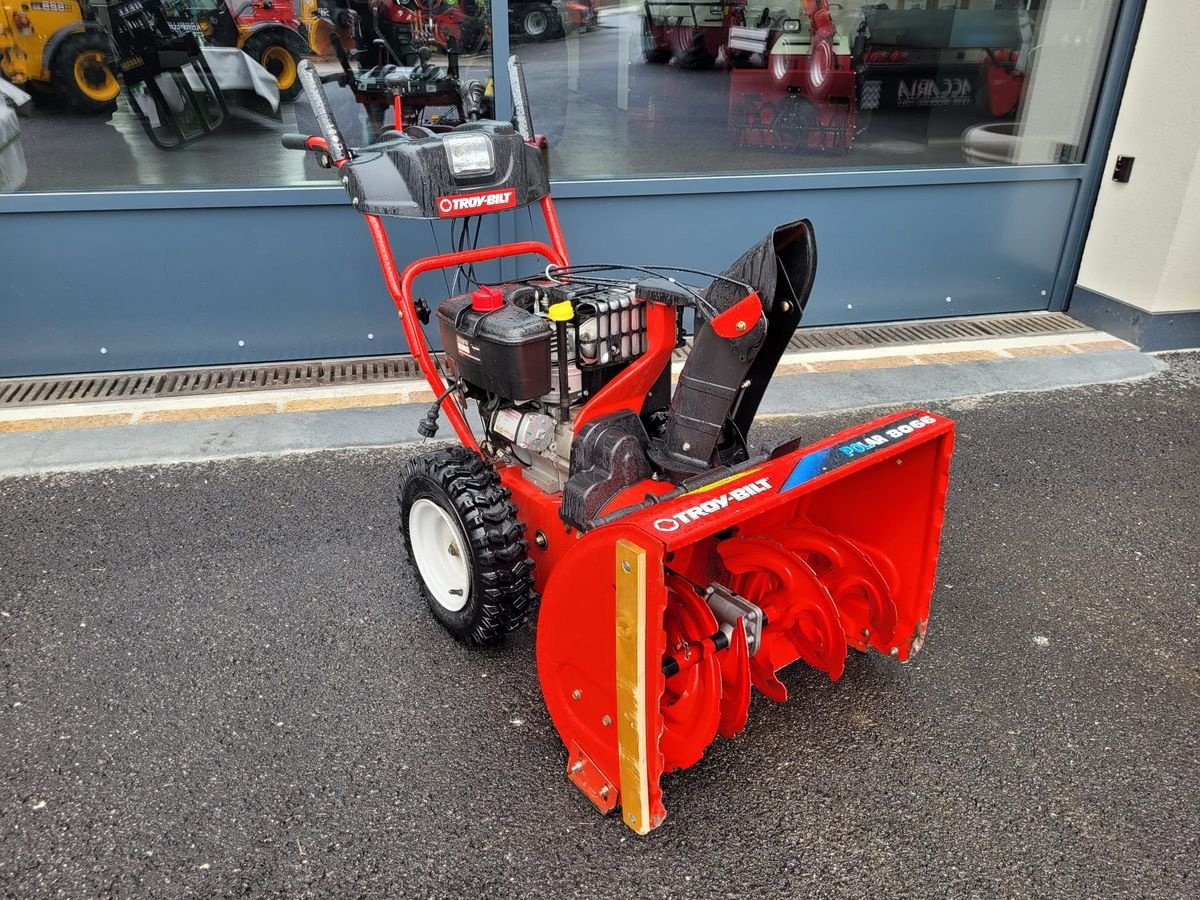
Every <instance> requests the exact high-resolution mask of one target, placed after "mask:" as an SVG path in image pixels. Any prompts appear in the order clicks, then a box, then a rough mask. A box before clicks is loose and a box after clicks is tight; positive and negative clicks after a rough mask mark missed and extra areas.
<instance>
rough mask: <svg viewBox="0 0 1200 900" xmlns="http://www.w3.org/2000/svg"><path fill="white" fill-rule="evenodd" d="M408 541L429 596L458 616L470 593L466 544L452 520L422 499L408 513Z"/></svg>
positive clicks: (438, 508) (442, 511)
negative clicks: (457, 613)
mask: <svg viewBox="0 0 1200 900" xmlns="http://www.w3.org/2000/svg"><path fill="white" fill-rule="evenodd" d="M408 540H409V543H411V544H412V551H413V558H414V559H415V560H416V562H417V569H418V571H420V573H421V578H422V580H423V581H424V582H425V586H426V587H427V588H429V593H430V594H432V595H433V599H434V600H436V601H437V602H438V605H439V606H442V607H445V608H446V609H447V610H449V611H450V612H458V611H459V610H461V609H462V608H463V607H464V606H466V605H467V600H468V599H469V598H470V592H471V569H470V565H469V561H468V559H467V542H466V541H465V540H464V539H463V536H462V532H461V531H460V530H459V527H458V523H457V522H455V521H454V518H453V517H452V516H451V515H450V514H449V513H448V512H446V510H444V509H442V507H440V506H438V504H436V503H434V502H433V501H432V500H427V499H426V498H424V497H422V498H421V499H420V500H417V501H416V502H415V503H414V504H413V505H412V507H411V508H410V509H409V511H408Z"/></svg>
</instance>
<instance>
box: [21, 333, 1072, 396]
mask: <svg viewBox="0 0 1200 900" xmlns="http://www.w3.org/2000/svg"><path fill="white" fill-rule="evenodd" d="M1091 330H1092V329H1090V328H1089V327H1088V326H1086V325H1083V324H1082V323H1080V322H1076V321H1075V320H1074V319H1072V318H1071V317H1070V316H1067V315H1064V314H1063V313H1024V314H1019V315H1001V316H972V317H970V318H962V319H935V320H929V321H924V322H895V323H891V324H886V325H843V326H835V327H829V328H802V329H801V330H800V331H798V332H797V333H796V336H795V337H793V338H792V340H791V342H790V343H789V349H790V350H794V351H796V350H800V351H802V350H809V351H811V350H846V349H851V348H855V347H881V346H888V345H900V344H929V343H936V342H938V341H969V340H980V339H983V338H998V337H1032V336H1035V335H1053V334H1072V333H1079V332H1086V331H1091ZM690 348H691V340H690V339H689V340H688V346H687V347H686V348H680V349H678V350H676V351H675V358H676V359H679V360H682V359H683V358H685V357H686V356H687V353H688V350H690ZM434 358H435V359H436V360H437V364H438V367H439V368H441V369H443V371H444V366H445V357H444V356H443V355H442V354H440V353H436V354H434ZM420 376H421V372H420V369H418V367H417V363H416V360H414V359H413V358H412V357H411V356H373V357H367V358H364V359H335V360H325V361H312V362H290V363H273V364H267V365H260V366H214V367H212V368H203V369H170V370H161V371H149V372H107V373H99V374H93V375H60V376H55V377H51V378H31V379H0V410H4V409H15V408H17V407H26V406H46V405H48V404H52V403H81V402H88V401H90V402H97V401H102V400H145V399H153V398H159V397H196V396H200V395H204V394H226V393H236V392H239V391H263V390H272V389H278V388H305V387H320V386H322V385H333V384H380V383H386V382H389V381H407V380H409V379H412V378H419V377H420Z"/></svg>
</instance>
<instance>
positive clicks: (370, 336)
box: [367, 331, 375, 341]
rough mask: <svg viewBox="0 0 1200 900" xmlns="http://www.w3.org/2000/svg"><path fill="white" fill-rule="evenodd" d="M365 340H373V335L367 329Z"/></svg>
mask: <svg viewBox="0 0 1200 900" xmlns="http://www.w3.org/2000/svg"><path fill="white" fill-rule="evenodd" d="M367 340H368V341H373V340H375V335H373V334H371V333H370V332H369V331H368V332H367Z"/></svg>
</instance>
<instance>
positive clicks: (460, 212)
mask: <svg viewBox="0 0 1200 900" xmlns="http://www.w3.org/2000/svg"><path fill="white" fill-rule="evenodd" d="M516 205H517V191H516V189H515V188H505V189H504V190H502V191H480V192H479V193H477V194H454V195H453V196H450V197H438V199H437V208H438V215H439V216H441V217H442V218H446V217H447V216H469V215H471V214H472V213H477V212H496V211H498V210H501V209H512V208H513V207H514V206H516Z"/></svg>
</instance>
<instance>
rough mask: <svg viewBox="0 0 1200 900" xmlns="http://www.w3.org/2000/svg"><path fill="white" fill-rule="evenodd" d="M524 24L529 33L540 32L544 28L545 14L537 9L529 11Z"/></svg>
mask: <svg viewBox="0 0 1200 900" xmlns="http://www.w3.org/2000/svg"><path fill="white" fill-rule="evenodd" d="M525 25H526V27H527V28H528V29H529V33H530V34H541V33H542V32H543V31H545V30H546V14H545V13H542V12H537V11H534V12H531V13H530V14H529V16H528V17H527V18H526V19H525Z"/></svg>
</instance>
